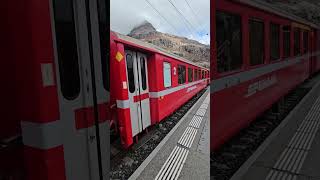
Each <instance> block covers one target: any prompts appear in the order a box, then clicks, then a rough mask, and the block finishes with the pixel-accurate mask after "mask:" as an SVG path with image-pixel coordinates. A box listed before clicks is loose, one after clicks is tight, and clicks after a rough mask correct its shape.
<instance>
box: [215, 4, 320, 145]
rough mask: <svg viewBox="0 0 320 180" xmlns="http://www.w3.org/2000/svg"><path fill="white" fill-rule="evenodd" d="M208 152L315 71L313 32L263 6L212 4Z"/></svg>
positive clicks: (317, 47) (319, 66) (318, 46)
mask: <svg viewBox="0 0 320 180" xmlns="http://www.w3.org/2000/svg"><path fill="white" fill-rule="evenodd" d="M212 7H213V8H212V12H211V13H212V17H214V18H212V23H211V24H212V27H213V28H212V30H213V33H212V36H211V37H212V38H214V39H213V40H212V44H214V45H216V47H215V49H214V50H213V53H214V54H213V55H212V56H211V57H212V59H211V61H212V62H211V72H212V73H211V76H212V79H213V81H212V83H211V85H210V91H211V99H212V101H211V122H212V123H211V124H210V126H211V136H210V142H211V143H210V148H211V150H212V151H214V150H216V149H218V148H219V147H220V146H221V145H222V144H223V143H224V142H226V141H227V140H228V139H230V138H231V137H232V136H234V135H235V134H236V133H238V132H239V131H240V130H241V129H242V128H244V127H246V126H247V125H248V124H249V123H250V122H251V121H253V120H254V119H256V117H257V116H259V115H260V114H261V113H263V112H264V111H265V110H267V109H269V108H270V107H271V106H272V105H273V104H274V103H275V102H276V101H278V100H279V99H280V98H281V97H283V96H284V95H285V94H287V93H288V92H289V91H290V90H291V89H293V88H294V87H296V86H297V85H298V84H300V83H302V82H303V81H304V80H306V79H307V78H308V77H310V76H311V75H312V74H313V73H315V72H317V71H319V70H320V57H319V55H320V54H319V52H320V39H319V35H320V34H319V33H320V31H319V27H318V26H316V25H314V24H312V23H309V22H307V21H305V20H303V19H301V18H298V17H296V16H293V15H290V14H288V13H286V12H283V11H281V10H277V9H275V8H273V7H271V6H270V5H269V6H268V4H266V3H263V2H256V1H251V0H234V1H228V0H219V1H216V3H212Z"/></svg>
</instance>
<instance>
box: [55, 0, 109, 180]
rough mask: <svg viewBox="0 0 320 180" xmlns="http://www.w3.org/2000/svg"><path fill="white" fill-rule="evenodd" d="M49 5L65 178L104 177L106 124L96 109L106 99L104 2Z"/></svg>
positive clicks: (73, 0)
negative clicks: (103, 66)
mask: <svg viewBox="0 0 320 180" xmlns="http://www.w3.org/2000/svg"><path fill="white" fill-rule="evenodd" d="M51 6H52V7H51V10H52V12H51V14H52V18H51V20H52V32H53V39H54V48H55V51H54V54H55V65H56V71H57V77H56V79H57V86H58V96H59V98H58V99H59V108H60V120H59V123H60V132H59V133H58V134H56V136H59V137H60V138H61V139H62V144H63V153H64V156H63V157H64V161H65V163H64V167H65V177H66V179H77V180H88V179H90V180H103V179H109V178H108V170H109V169H108V166H109V154H108V148H109V128H108V123H107V121H103V120H105V119H101V118H100V117H101V111H99V109H100V108H98V107H99V106H100V105H101V104H104V103H107V102H108V98H109V97H108V91H107V89H106V88H105V87H104V85H103V82H105V81H104V80H103V78H106V77H103V76H102V74H104V75H105V73H103V69H104V68H102V65H105V63H102V62H103V61H107V59H104V58H106V57H108V56H107V55H106V54H104V53H106V49H105V48H106V47H105V45H106V44H108V43H109V42H108V40H107V39H108V38H106V36H105V35H107V36H108V35H109V33H107V32H103V31H101V29H103V28H105V29H107V23H108V22H107V21H108V20H107V19H108V15H107V12H106V11H107V10H108V8H107V5H106V1H102V0H101V1H100V0H51ZM101 59H102V60H101ZM105 71H107V70H106V69H105ZM105 110H106V109H105Z"/></svg>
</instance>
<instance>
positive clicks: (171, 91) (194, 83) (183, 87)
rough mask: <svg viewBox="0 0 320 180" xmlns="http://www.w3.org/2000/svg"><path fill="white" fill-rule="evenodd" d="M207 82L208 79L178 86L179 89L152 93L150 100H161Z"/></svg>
mask: <svg viewBox="0 0 320 180" xmlns="http://www.w3.org/2000/svg"><path fill="white" fill-rule="evenodd" d="M207 80H208V79H202V80H199V81H195V82H192V83H188V84H185V85H181V86H177V87H174V88H170V89H165V90H162V91H159V92H150V98H159V97H161V96H166V95H168V94H171V93H174V92H177V91H180V90H182V89H185V88H188V87H191V86H194V85H197V84H199V83H202V82H204V81H207Z"/></svg>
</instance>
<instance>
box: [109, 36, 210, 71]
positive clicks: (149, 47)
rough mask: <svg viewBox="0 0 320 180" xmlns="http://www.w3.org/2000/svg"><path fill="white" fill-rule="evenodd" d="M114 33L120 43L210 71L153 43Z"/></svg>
mask: <svg viewBox="0 0 320 180" xmlns="http://www.w3.org/2000/svg"><path fill="white" fill-rule="evenodd" d="M112 32H113V33H114V34H115V35H116V36H117V38H118V41H120V42H124V43H127V44H130V45H133V46H136V47H140V48H145V49H147V50H149V51H152V52H156V53H159V54H162V55H165V56H168V57H171V58H174V59H178V60H180V61H182V62H185V63H188V64H191V65H194V66H197V67H200V68H203V69H206V70H209V69H208V68H206V67H203V66H200V65H198V64H196V63H194V62H191V61H190V60H187V59H185V58H183V57H180V56H178V55H175V54H173V53H170V52H168V51H166V50H164V49H163V48H160V47H158V46H156V45H153V44H151V43H147V42H144V41H141V40H138V39H135V38H132V37H129V36H126V35H123V34H120V33H117V32H114V31H112Z"/></svg>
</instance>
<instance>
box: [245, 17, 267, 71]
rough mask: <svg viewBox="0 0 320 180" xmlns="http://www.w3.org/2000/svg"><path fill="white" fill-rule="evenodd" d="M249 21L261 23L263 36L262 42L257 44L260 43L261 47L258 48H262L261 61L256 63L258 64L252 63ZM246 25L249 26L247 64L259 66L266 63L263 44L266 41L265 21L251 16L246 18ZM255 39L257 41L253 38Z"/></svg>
mask: <svg viewBox="0 0 320 180" xmlns="http://www.w3.org/2000/svg"><path fill="white" fill-rule="evenodd" d="M251 22H255V23H260V24H262V30H263V31H262V33H261V34H262V37H263V42H262V43H259V44H262V47H261V48H259V49H261V50H262V62H261V63H258V64H253V63H252V54H251V29H250V23H251ZM248 27H249V36H248V37H249V49H248V50H249V61H248V62H249V66H250V67H256V66H261V65H263V64H265V63H266V57H265V56H266V45H265V42H266V32H265V31H266V30H265V29H266V28H265V27H266V23H265V21H264V20H263V19H260V18H256V17H252V18H249V20H248ZM255 41H257V40H255Z"/></svg>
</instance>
